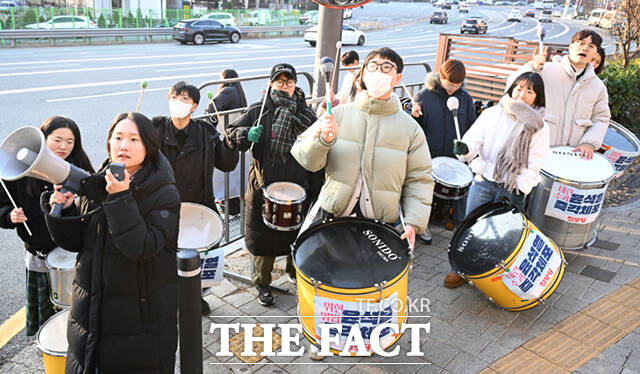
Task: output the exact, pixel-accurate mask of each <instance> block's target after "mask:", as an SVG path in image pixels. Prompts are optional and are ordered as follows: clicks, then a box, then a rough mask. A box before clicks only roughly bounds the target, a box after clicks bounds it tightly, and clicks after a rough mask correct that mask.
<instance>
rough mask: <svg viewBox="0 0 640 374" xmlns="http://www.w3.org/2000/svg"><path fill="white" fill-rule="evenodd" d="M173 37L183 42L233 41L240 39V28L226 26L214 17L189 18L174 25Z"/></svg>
mask: <svg viewBox="0 0 640 374" xmlns="http://www.w3.org/2000/svg"><path fill="white" fill-rule="evenodd" d="M172 35H173V39H175V40H177V41H179V42H180V43H182V44H187V43H189V42H193V44H198V45H200V44H204V43H205V42H213V41H217V42H226V41H228V42H231V43H237V42H239V41H240V29H238V28H237V27H233V26H225V25H223V24H221V23H220V22H218V21H214V20H212V19H187V20H182V21H180V22H178V23H177V24H176V25H175V26H174V27H173V33H172Z"/></svg>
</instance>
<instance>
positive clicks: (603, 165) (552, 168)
mask: <svg viewBox="0 0 640 374" xmlns="http://www.w3.org/2000/svg"><path fill="white" fill-rule="evenodd" d="M574 148H575V147H566V146H563V147H553V148H551V149H550V150H549V153H548V154H547V161H546V162H545V164H544V167H543V168H542V169H543V170H544V171H546V172H547V173H549V174H551V175H554V176H556V177H558V178H562V179H566V180H570V181H573V182H581V183H597V182H601V181H608V180H609V179H610V178H611V177H613V175H614V174H615V169H614V168H613V164H611V161H609V160H607V159H606V157H604V156H602V155H601V154H599V153H594V154H593V158H592V159H591V160H585V159H583V158H581V157H580V153H579V152H572V151H571V150H572V149H574Z"/></svg>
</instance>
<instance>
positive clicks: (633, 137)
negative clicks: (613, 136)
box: [601, 120, 640, 157]
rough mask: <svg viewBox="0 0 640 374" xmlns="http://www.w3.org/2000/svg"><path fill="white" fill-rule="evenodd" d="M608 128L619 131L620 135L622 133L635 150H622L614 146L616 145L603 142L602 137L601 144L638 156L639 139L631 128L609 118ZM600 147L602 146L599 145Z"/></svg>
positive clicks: (639, 154) (639, 150) (639, 151)
mask: <svg viewBox="0 0 640 374" xmlns="http://www.w3.org/2000/svg"><path fill="white" fill-rule="evenodd" d="M609 128H611V129H613V130H614V131H619V133H620V135H622V136H623V137H624V138H625V139H627V140H628V141H629V142H630V143H631V144H632V145H633V146H635V147H636V151H635V152H633V151H622V150H621V149H619V148H616V147H614V146H612V145H608V144H605V143H604V139H603V140H602V145H607V146H609V147H611V148H614V149H617V150H620V151H622V152H625V153H631V154H634V155H636V157H637V156H640V139H638V137H637V136H636V135H635V134H634V133H633V132H631V130H629V129H627V128H626V127H624V126H622V125H621V124H619V123H618V122H616V121H614V120H610V121H609ZM605 137H606V134H605ZM601 148H602V146H601Z"/></svg>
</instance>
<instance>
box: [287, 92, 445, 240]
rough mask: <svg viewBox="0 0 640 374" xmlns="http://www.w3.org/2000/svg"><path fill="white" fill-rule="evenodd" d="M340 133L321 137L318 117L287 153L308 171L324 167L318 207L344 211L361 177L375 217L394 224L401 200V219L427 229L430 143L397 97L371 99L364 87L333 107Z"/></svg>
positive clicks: (429, 194) (337, 213)
mask: <svg viewBox="0 0 640 374" xmlns="http://www.w3.org/2000/svg"><path fill="white" fill-rule="evenodd" d="M333 115H334V117H335V120H336V123H337V124H338V133H337V134H336V140H335V142H334V143H332V144H326V143H324V141H322V140H321V139H320V135H319V127H320V126H321V123H320V122H319V121H318V122H316V123H315V124H314V125H313V126H311V127H310V128H308V129H307V130H306V131H305V132H303V133H302V134H301V135H300V136H299V137H298V140H297V141H296V143H295V144H294V146H293V148H292V149H291V154H293V156H294V157H295V158H296V160H298V162H299V163H300V164H301V165H302V166H304V167H305V168H306V169H307V170H309V171H318V170H321V169H322V168H325V169H326V175H325V178H326V182H325V184H324V185H323V186H322V190H321V191H320V196H319V197H318V200H319V201H320V207H321V208H322V209H323V210H325V211H327V212H329V213H332V214H335V215H341V214H343V213H345V210H346V209H347V207H348V205H349V202H350V201H351V198H352V196H353V195H354V193H355V191H356V188H357V185H358V181H360V180H361V179H360V176H361V175H363V176H364V181H365V183H366V187H367V190H368V192H369V195H370V197H371V204H372V207H373V212H374V215H375V218H376V219H379V220H382V221H384V222H387V223H396V222H397V221H398V220H399V218H400V215H399V209H398V208H399V207H400V204H402V210H403V213H404V220H405V223H407V224H411V225H412V226H414V227H415V228H416V231H417V233H421V232H423V231H424V230H425V228H426V226H427V223H428V220H429V214H430V212H431V198H432V195H433V179H432V177H431V158H430V157H429V148H428V146H427V143H426V141H425V138H424V133H423V132H422V130H421V129H420V126H418V124H417V123H416V122H415V121H413V120H412V119H411V117H410V116H409V115H408V114H407V113H405V112H404V111H402V110H401V107H400V100H399V99H398V96H396V95H395V94H393V95H392V96H391V98H389V99H388V100H373V99H371V98H369V96H368V94H367V92H366V91H363V92H360V93H359V94H358V95H357V96H356V101H355V102H354V103H350V104H346V105H340V106H338V107H336V108H335V111H334V112H333Z"/></svg>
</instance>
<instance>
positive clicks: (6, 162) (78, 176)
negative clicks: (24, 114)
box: [0, 126, 89, 216]
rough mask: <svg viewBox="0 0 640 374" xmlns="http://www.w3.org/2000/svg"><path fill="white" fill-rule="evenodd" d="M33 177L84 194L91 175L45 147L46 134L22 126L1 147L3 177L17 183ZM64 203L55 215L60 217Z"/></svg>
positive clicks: (56, 210)
mask: <svg viewBox="0 0 640 374" xmlns="http://www.w3.org/2000/svg"><path fill="white" fill-rule="evenodd" d="M23 177H33V178H38V179H42V180H43V181H46V182H49V183H53V184H60V185H62V187H63V188H64V189H65V190H68V191H72V192H75V193H78V194H79V193H81V192H82V180H83V179H85V178H87V177H89V173H87V172H86V171H84V170H82V169H80V168H79V167H77V166H75V165H73V164H70V163H68V162H67V161H65V160H63V159H61V158H60V157H58V156H57V155H55V154H53V152H51V151H50V150H49V148H47V146H46V144H45V139H44V134H43V133H42V131H40V129H39V128H37V127H33V126H25V127H21V128H19V129H17V130H15V131H14V132H12V133H11V134H9V136H7V137H6V138H5V139H4V140H3V141H2V144H0V178H2V179H6V180H8V181H14V180H17V179H20V178H23ZM61 211H62V204H56V205H55V206H54V207H53V209H52V210H51V214H52V215H54V216H55V215H58V216H59V215H60V212H61Z"/></svg>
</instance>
